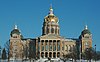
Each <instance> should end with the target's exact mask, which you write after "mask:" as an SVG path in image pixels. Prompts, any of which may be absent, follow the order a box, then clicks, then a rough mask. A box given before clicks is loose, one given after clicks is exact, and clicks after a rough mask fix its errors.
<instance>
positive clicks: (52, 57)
mask: <svg viewBox="0 0 100 62" xmlns="http://www.w3.org/2000/svg"><path fill="white" fill-rule="evenodd" d="M52 58H53V40H52Z"/></svg>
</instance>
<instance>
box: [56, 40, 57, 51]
mask: <svg viewBox="0 0 100 62" xmlns="http://www.w3.org/2000/svg"><path fill="white" fill-rule="evenodd" d="M56 51H57V40H56Z"/></svg>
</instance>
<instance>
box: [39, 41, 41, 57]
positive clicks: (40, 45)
mask: <svg viewBox="0 0 100 62" xmlns="http://www.w3.org/2000/svg"><path fill="white" fill-rule="evenodd" d="M39 46H40V58H41V40H40V45H39Z"/></svg>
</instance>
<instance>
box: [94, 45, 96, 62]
mask: <svg viewBox="0 0 100 62" xmlns="http://www.w3.org/2000/svg"><path fill="white" fill-rule="evenodd" d="M94 47H95V62H96V44H95V45H94Z"/></svg>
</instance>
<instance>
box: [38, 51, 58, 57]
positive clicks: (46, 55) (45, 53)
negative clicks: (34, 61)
mask: <svg viewBox="0 0 100 62" xmlns="http://www.w3.org/2000/svg"><path fill="white" fill-rule="evenodd" d="M40 57H41V58H59V57H60V52H40Z"/></svg>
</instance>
